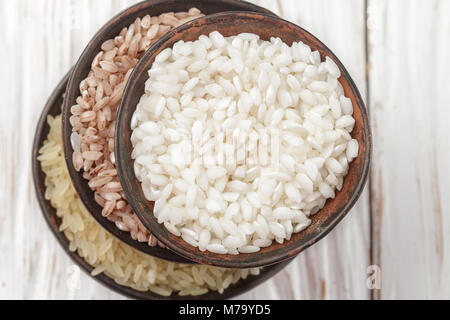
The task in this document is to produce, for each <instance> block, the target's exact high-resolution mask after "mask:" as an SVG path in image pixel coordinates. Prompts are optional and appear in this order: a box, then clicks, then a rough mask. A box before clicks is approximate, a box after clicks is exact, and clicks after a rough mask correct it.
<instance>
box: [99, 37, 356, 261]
mask: <svg viewBox="0 0 450 320" xmlns="http://www.w3.org/2000/svg"><path fill="white" fill-rule="evenodd" d="M324 58H325V59H324V61H323V62H322V61H321V56H320V54H319V52H317V51H316V52H312V50H311V48H310V47H308V46H307V45H305V44H304V43H302V42H298V43H293V44H292V46H288V45H286V44H285V43H283V42H282V41H281V40H280V39H279V38H272V39H271V40H270V41H261V40H259V37H258V36H257V35H254V34H240V35H237V36H233V37H228V38H225V37H223V36H222V35H221V34H220V33H219V32H212V33H211V34H210V35H209V36H208V37H207V36H201V37H200V38H199V40H197V41H194V42H183V41H179V42H177V43H176V44H175V45H174V46H173V48H167V49H165V50H163V51H162V52H161V53H160V54H159V55H158V56H157V57H156V59H155V62H154V63H153V65H152V68H151V69H150V70H149V76H150V78H149V80H148V81H147V82H146V85H145V94H144V95H143V96H142V97H141V100H140V102H139V104H138V106H137V109H136V111H135V113H134V115H133V120H132V129H133V133H132V136H131V141H132V143H133V146H134V149H133V154H132V157H133V159H134V160H135V162H134V169H135V174H136V177H137V178H138V179H139V181H141V182H142V187H143V190H144V192H145V195H146V197H147V199H148V200H150V201H156V204H157V208H155V212H154V213H155V216H156V217H157V218H158V222H159V223H164V224H165V225H166V227H167V229H168V230H169V231H170V232H172V233H173V234H175V235H178V236H179V235H180V234H181V236H182V237H183V239H184V240H185V241H186V242H187V243H189V244H190V245H192V246H195V247H199V248H200V250H202V251H205V250H208V251H211V252H214V253H219V254H226V253H228V254H239V253H256V252H258V251H259V249H260V248H263V247H267V246H269V245H270V244H271V243H272V242H273V241H276V242H279V243H283V242H284V241H285V240H289V239H290V238H291V236H292V234H293V233H298V232H301V231H302V230H304V229H305V228H307V227H308V226H309V225H310V223H311V221H310V219H309V217H310V216H311V215H313V214H315V213H317V212H318V211H319V210H320V209H322V208H323V206H324V205H325V202H326V200H327V199H330V198H334V197H335V195H336V192H337V191H339V190H341V188H342V184H343V179H344V177H345V175H346V174H347V172H348V169H349V163H350V162H351V161H352V160H353V159H354V158H355V157H357V155H358V151H359V146H358V142H357V141H356V140H355V139H352V137H351V135H350V133H351V132H352V130H353V127H354V125H355V120H354V118H353V117H352V114H353V105H352V102H351V100H350V99H348V98H346V97H345V96H344V92H343V88H342V86H341V84H340V83H339V81H338V78H339V77H340V75H341V74H340V69H339V67H338V66H337V64H336V63H335V62H334V61H333V60H332V59H330V58H329V57H324ZM91 156H92V157H94V156H95V155H94V154H93V155H91Z"/></svg>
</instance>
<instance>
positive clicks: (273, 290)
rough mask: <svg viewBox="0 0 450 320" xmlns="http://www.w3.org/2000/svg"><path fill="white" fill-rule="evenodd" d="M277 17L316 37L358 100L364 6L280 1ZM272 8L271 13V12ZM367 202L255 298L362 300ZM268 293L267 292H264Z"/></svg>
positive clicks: (351, 1)
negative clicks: (333, 56)
mask: <svg viewBox="0 0 450 320" xmlns="http://www.w3.org/2000/svg"><path fill="white" fill-rule="evenodd" d="M277 2H278V3H279V5H280V8H277V11H278V12H279V13H280V14H282V17H283V18H285V19H286V20H289V21H292V22H294V23H296V24H298V25H299V26H301V27H303V28H305V29H306V30H308V31H310V32H311V33H313V34H314V35H315V36H317V37H318V38H319V39H320V40H321V41H322V42H324V43H325V44H326V45H327V46H328V47H329V48H330V49H331V50H332V51H333V52H334V53H335V54H336V55H337V56H338V57H339V59H340V60H341V61H342V63H343V64H344V65H345V66H346V68H347V69H348V71H349V73H350V74H351V76H352V77H353V80H354V81H355V83H356V85H357V86H358V88H359V89H360V91H361V94H362V96H363V97H365V93H366V85H365V68H366V62H365V38H364V37H365V20H364V8H365V6H364V1H361V0H348V1H330V0H314V1H311V0H280V1H273V2H272V3H277ZM272 8H273V7H272ZM369 220H370V219H369V202H368V191H367V190H366V191H365V192H364V194H363V195H362V197H361V199H360V200H359V201H358V203H357V205H356V206H355V208H354V209H353V210H351V212H350V213H349V215H348V216H347V217H346V218H345V219H344V220H343V221H342V222H341V224H340V225H338V226H337V227H336V229H335V230H333V231H332V232H331V233H330V234H329V235H328V236H327V237H326V238H324V239H323V240H321V241H320V242H319V243H318V244H316V245H314V246H313V247H311V248H309V249H308V250H306V251H305V252H303V253H302V254H300V256H299V257H298V258H297V259H296V260H295V261H294V262H293V263H292V264H291V265H290V266H289V267H288V268H287V269H286V271H283V272H282V273H281V274H280V275H279V276H277V277H275V278H274V279H273V280H271V281H268V282H267V283H266V284H264V285H263V286H262V288H264V290H261V293H263V294H260V292H259V290H258V298H260V297H262V298H268V299H273V298H281V299H367V298H369V292H368V290H367V287H366V277H367V275H366V268H367V267H368V265H369V264H370V263H369V252H370V250H369V241H370V230H369V229H370V227H369ZM266 288H267V289H266Z"/></svg>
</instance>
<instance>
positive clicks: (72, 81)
mask: <svg viewBox="0 0 450 320" xmlns="http://www.w3.org/2000/svg"><path fill="white" fill-rule="evenodd" d="M178 3H182V4H183V5H185V6H186V7H189V8H190V7H192V6H195V5H199V4H200V3H201V4H202V5H203V4H205V5H208V6H213V5H227V6H235V7H239V8H241V9H242V10H248V11H260V12H266V13H268V14H274V13H272V12H270V11H269V10H267V9H265V8H263V7H260V6H257V5H255V4H252V3H249V2H247V1H241V0H196V1H194V2H193V3H191V2H189V1H185V2H184V1H181V2H180V1H179V0H150V1H149V0H147V1H142V2H139V3H136V4H134V5H132V6H130V7H128V8H126V9H124V10H122V11H121V12H119V13H118V14H116V15H115V16H114V17H113V18H111V19H110V20H109V21H107V22H106V23H105V24H104V25H103V26H102V27H101V28H100V29H99V30H98V31H97V32H96V34H95V35H94V36H93V37H92V38H91V40H90V41H89V43H88V44H87V46H86V47H85V49H84V50H83V52H82V54H81V55H80V57H79V59H78V60H77V62H76V64H75V66H74V67H73V69H72V72H70V75H69V79H68V85H67V88H66V91H65V97H66V98H65V99H64V103H63V112H62V118H63V123H62V131H63V141H66V142H69V141H70V134H71V133H72V126H71V124H70V121H69V119H70V116H71V113H70V108H71V107H72V105H73V104H75V103H76V102H75V99H76V98H77V97H78V96H79V84H80V82H81V80H80V81H77V79H79V78H81V79H84V78H85V77H84V76H87V73H88V72H89V71H88V72H86V73H85V72H84V71H83V69H84V68H85V67H86V66H87V65H88V66H89V70H90V69H91V68H90V66H91V62H92V59H93V57H94V56H95V55H96V54H97V53H98V51H99V50H100V46H101V44H102V43H103V42H104V41H105V40H107V39H108V38H109V36H108V32H109V30H111V28H114V27H116V28H119V27H118V26H117V24H121V27H120V28H122V27H123V25H124V24H126V21H127V20H133V21H134V20H135V19H136V18H138V17H142V15H143V14H144V13H142V11H143V10H147V14H148V13H149V12H150V11H151V10H153V11H157V10H158V9H159V8H161V7H164V6H175V5H177V4H178ZM127 26H128V25H127ZM97 49H98V50H97ZM91 55H92V59H90V58H89V57H90V56H91ZM63 150H64V158H65V161H66V165H67V167H68V171H69V175H70V177H71V179H72V184H73V185H74V187H75V191H76V192H77V194H78V196H79V197H80V199H81V201H82V202H83V204H84V205H85V207H86V208H87V209H88V212H89V213H90V214H91V215H92V216H93V217H94V218H95V220H96V221H97V222H98V223H99V224H100V225H102V226H103V227H104V228H105V229H106V230H107V231H108V232H109V233H111V234H113V235H114V236H115V237H116V238H118V239H120V240H121V241H123V242H125V243H126V244H128V245H130V246H132V247H133V248H135V249H137V250H139V251H141V252H143V253H145V254H150V255H154V256H157V257H158V258H161V259H165V260H169V261H173V262H180V263H191V264H192V263H195V262H194V261H191V260H190V259H187V258H185V257H183V256H179V255H177V254H176V253H174V252H172V251H171V250H170V249H166V248H165V249H162V248H160V247H158V246H157V247H150V246H148V244H147V243H146V242H144V243H141V242H138V241H137V240H133V239H132V238H131V235H130V233H129V232H124V231H121V230H119V229H118V228H117V227H116V226H115V224H114V223H113V222H111V221H109V220H108V219H106V218H104V217H103V216H101V207H100V206H99V205H98V204H97V203H96V202H95V200H94V196H93V192H91V191H90V189H89V187H88V181H86V180H85V179H83V177H82V172H76V171H75V169H74V167H73V163H72V153H73V149H72V146H71V144H70V143H64V144H63ZM87 190H88V191H87ZM99 210H100V213H98V212H97V211H99Z"/></svg>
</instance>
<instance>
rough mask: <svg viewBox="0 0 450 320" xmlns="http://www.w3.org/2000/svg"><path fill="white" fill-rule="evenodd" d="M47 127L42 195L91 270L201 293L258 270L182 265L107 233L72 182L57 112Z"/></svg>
mask: <svg viewBox="0 0 450 320" xmlns="http://www.w3.org/2000/svg"><path fill="white" fill-rule="evenodd" d="M48 124H49V126H50V132H49V134H48V137H47V140H46V141H45V142H44V145H43V147H42V148H41V150H40V152H39V153H40V156H39V158H38V160H39V161H40V162H41V167H42V170H43V172H44V173H45V175H46V178H45V185H46V192H45V198H46V199H47V200H49V201H50V202H51V205H52V206H53V207H54V208H55V209H56V214H57V216H58V217H59V218H61V220H62V223H61V225H60V231H61V232H64V235H65V236H66V237H67V239H68V240H69V241H70V250H71V251H72V252H77V253H78V255H80V257H82V258H83V259H84V260H85V261H86V262H88V263H89V264H90V265H91V266H92V267H94V270H93V271H92V275H93V276H96V275H99V274H101V273H104V274H105V275H107V276H108V277H110V278H112V279H114V280H115V281H116V282H117V283H118V284H120V285H123V286H127V287H131V288H133V289H135V290H138V291H144V292H146V291H152V292H154V293H156V294H159V295H162V296H170V295H171V294H173V293H178V294H179V295H182V296H187V295H193V296H197V295H202V294H205V293H207V292H208V291H209V290H213V291H218V292H220V293H223V292H224V290H225V289H227V288H228V287H229V286H230V285H231V284H235V283H237V282H238V281H239V280H240V279H246V278H247V276H248V275H250V274H252V275H257V274H259V271H260V269H258V268H255V269H223V268H217V267H209V266H204V265H184V264H179V263H173V262H168V261H165V260H161V259H158V258H155V257H152V256H148V255H145V254H143V253H140V252H138V251H137V250H135V249H133V248H131V247H130V246H128V245H126V244H124V243H122V242H120V241H119V240H117V239H116V238H114V237H113V236H112V235H110V234H109V233H107V232H106V231H105V230H104V229H103V228H102V227H101V226H100V225H98V224H97V222H96V221H95V220H94V219H93V218H92V217H91V216H90V214H89V213H88V212H87V210H86V209H85V207H84V206H83V204H82V202H81V200H80V199H79V198H78V196H77V194H76V192H75V190H74V189H73V187H72V184H71V180H70V177H69V174H68V172H67V168H66V166H65V162H64V156H63V148H62V137H61V116H57V117H56V118H53V117H51V116H49V117H48Z"/></svg>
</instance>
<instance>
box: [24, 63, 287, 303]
mask: <svg viewBox="0 0 450 320" xmlns="http://www.w3.org/2000/svg"><path fill="white" fill-rule="evenodd" d="M70 72H71V71H69V73H67V74H66V75H65V76H64V78H63V79H62V80H61V82H60V83H59V84H58V85H57V86H56V88H55V89H54V91H53V92H52V93H51V95H50V97H49V98H48V100H47V102H46V104H45V107H44V109H43V110H42V113H41V115H40V117H39V120H38V122H37V125H36V130H35V133H34V139H33V146H32V153H31V169H32V175H33V184H34V189H35V194H36V198H37V200H38V203H39V207H40V209H41V212H42V215H43V218H44V219H45V221H46V223H47V225H48V227H49V228H50V230H51V232H52V234H53V235H54V236H55V237H56V240H57V242H58V243H59V245H60V246H61V249H63V251H64V252H65V253H66V254H67V255H68V256H69V257H70V259H71V260H72V261H73V262H74V263H75V264H76V265H77V266H78V267H80V269H82V270H83V271H84V272H85V273H86V274H87V275H88V276H89V277H90V278H94V279H95V280H96V281H97V282H98V283H100V284H102V285H103V286H105V287H107V288H109V289H111V290H112V291H114V292H116V293H118V294H122V295H124V296H126V297H128V298H131V299H145V300H210V299H231V298H234V297H236V296H238V295H241V294H244V293H246V292H248V291H249V290H251V289H254V288H255V287H257V286H258V285H260V284H262V283H263V282H265V281H266V280H268V279H270V278H272V277H273V276H275V275H276V274H277V273H278V272H280V271H281V270H283V269H284V268H285V267H286V266H287V265H288V264H289V263H290V262H291V261H292V260H289V261H287V262H283V263H280V264H277V265H274V266H271V267H268V268H265V269H263V270H261V272H260V274H259V275H257V276H253V275H249V276H248V278H246V279H244V280H240V281H239V282H237V283H236V284H234V285H232V286H230V287H229V288H228V289H226V290H225V291H224V293H223V294H220V293H218V292H217V291H211V290H210V291H209V292H208V293H206V294H205V295H202V296H183V297H182V296H179V295H178V294H172V295H171V296H169V297H163V296H159V295H157V294H156V293H153V292H151V291H147V292H141V291H137V290H134V289H133V288H130V287H126V286H121V285H119V284H118V283H116V282H115V281H114V280H113V279H112V278H110V277H108V276H106V275H105V274H103V273H102V274H99V275H97V276H95V277H94V276H92V275H91V272H92V270H94V267H92V266H91V265H90V264H88V263H87V262H86V261H85V260H84V259H83V258H82V257H81V256H79V255H78V254H77V252H72V251H70V250H69V240H68V239H67V238H66V237H65V235H64V233H63V232H61V231H59V225H60V223H61V219H60V218H59V217H58V216H57V215H56V209H55V208H53V207H52V205H51V203H50V201H48V200H46V199H45V192H44V190H45V185H44V179H45V174H44V173H43V172H42V169H41V165H40V162H39V161H38V160H37V157H38V156H39V150H40V148H41V147H42V143H43V141H45V140H46V138H47V134H48V130H49V129H48V123H47V116H48V115H50V114H52V113H53V111H54V110H55V108H59V107H60V106H61V104H62V100H63V98H62V96H63V94H64V90H65V87H66V84H67V81H68V78H69V75H70ZM57 114H58V113H57ZM59 114H60V113H59ZM100 227H101V228H103V227H102V226H100ZM133 249H134V250H136V249H135V248H133ZM156 258H158V257H156ZM158 259H159V258H158ZM174 263H177V262H174Z"/></svg>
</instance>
